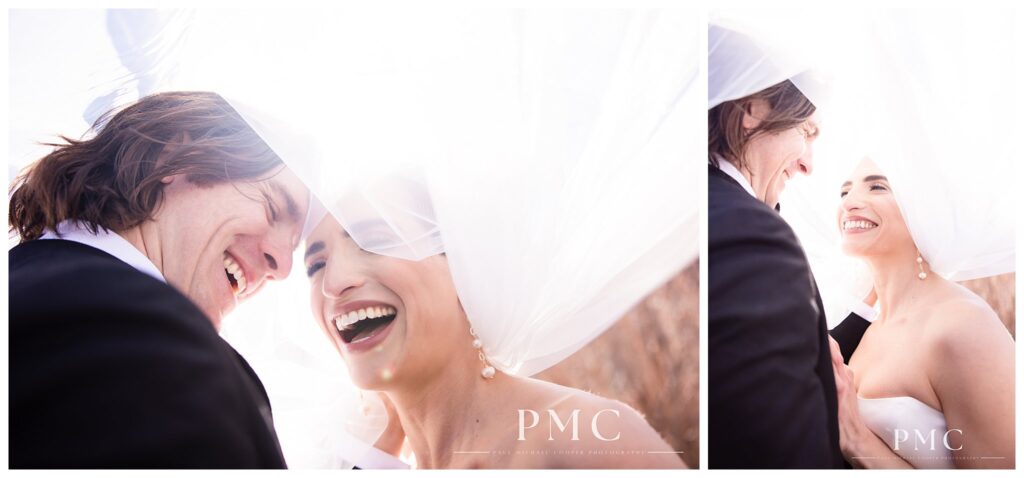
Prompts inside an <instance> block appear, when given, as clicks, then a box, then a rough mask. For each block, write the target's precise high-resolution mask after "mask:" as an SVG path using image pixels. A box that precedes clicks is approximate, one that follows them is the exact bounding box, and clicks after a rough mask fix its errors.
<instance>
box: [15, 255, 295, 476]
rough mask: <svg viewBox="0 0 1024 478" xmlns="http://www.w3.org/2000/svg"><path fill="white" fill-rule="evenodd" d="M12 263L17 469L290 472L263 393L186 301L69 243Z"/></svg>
mask: <svg viewBox="0 0 1024 478" xmlns="http://www.w3.org/2000/svg"><path fill="white" fill-rule="evenodd" d="M8 259H9V261H10V265H9V266H10V310H9V312H10V330H9V332H10V435H9V447H10V448H9V450H10V466H11V468H284V466H285V463H284V458H283V457H282V455H281V450H280V446H279V445H278V442H277V436H276V434H275V432H274V429H273V424H272V419H271V414H270V405H269V401H268V399H267V395H266V391H265V390H264V389H263V385H262V384H261V383H260V381H259V379H258V378H257V377H256V375H255V373H253V371H252V369H251V368H249V365H248V364H247V363H246V362H245V360H243V359H242V357H241V356H239V355H238V354H237V353H236V352H235V351H234V349H232V348H231V347H230V346H229V345H228V344H227V343H226V342H225V341H224V340H223V339H221V338H220V336H218V335H217V331H216V330H215V329H214V328H213V325H212V324H211V323H210V321H209V319H207V317H206V316H205V315H204V314H203V313H202V312H201V311H200V310H199V309H198V308H197V307H196V306H195V305H194V304H192V302H190V301H189V300H188V299H187V298H186V297H185V296H183V295H182V294H181V293H179V292H178V291H176V290H175V289H173V288H172V287H170V286H168V285H167V284H164V283H162V282H160V281H159V280H156V279H154V278H152V277H150V276H148V275H146V274H144V273H142V272H139V271H137V270H135V269H134V268H132V267H131V266H129V265H127V264H125V263H124V262H121V261H120V260H118V259H116V258H114V257H113V256H110V255H109V254H107V253H105V252H102V251H100V250H98V249H95V248H92V247H89V246H86V245H83V244H79V243H75V242H71V241H63V240H37V241H30V242H27V243H25V244H21V245H19V246H17V247H15V248H14V249H12V250H11V251H9V252H8Z"/></svg>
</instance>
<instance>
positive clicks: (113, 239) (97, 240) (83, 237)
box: [40, 221, 167, 284]
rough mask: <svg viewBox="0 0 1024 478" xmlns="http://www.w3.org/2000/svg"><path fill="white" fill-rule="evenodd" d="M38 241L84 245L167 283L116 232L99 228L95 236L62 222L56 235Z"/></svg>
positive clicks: (139, 253) (83, 228)
mask: <svg viewBox="0 0 1024 478" xmlns="http://www.w3.org/2000/svg"><path fill="white" fill-rule="evenodd" d="M58 233H59V235H58ZM40 239H63V240H65V241H73V242H77V243H79V244H85V245H87V246H89V247H93V248H96V249H99V250H101V251H103V252H106V253H107V254H110V255H112V256H114V257H116V258H117V259H118V260H120V261H121V262H124V263H125V264H128V265H130V266H132V267H134V268H135V270H137V271H139V272H142V273H144V274H147V275H149V276H152V277H154V278H156V279H159V280H160V281H161V282H163V283H165V284H166V283H167V279H165V278H164V275H163V274H162V273H161V272H160V269H158V268H157V267H156V264H153V261H151V260H149V258H148V257H146V255H145V254H143V253H142V251H140V250H138V249H136V248H135V246H133V245H132V244H131V243H130V242H128V241H127V240H126V239H125V238H123V237H121V235H120V234H117V233H116V232H112V231H108V230H106V229H102V228H100V229H99V231H98V232H97V233H96V234H93V233H92V231H90V230H89V229H88V228H86V227H85V226H84V225H83V224H81V223H78V222H75V221H64V222H62V223H60V224H58V225H57V232H56V233H55V232H53V231H46V233H45V234H43V236H42V237H40Z"/></svg>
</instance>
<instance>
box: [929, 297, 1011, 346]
mask: <svg viewBox="0 0 1024 478" xmlns="http://www.w3.org/2000/svg"><path fill="white" fill-rule="evenodd" d="M946 291H947V293H945V294H943V295H942V299H941V300H936V301H932V302H931V305H930V306H929V307H928V309H927V310H926V312H925V315H926V316H927V324H928V326H927V327H925V328H924V329H923V330H924V333H925V335H926V337H925V338H926V342H927V343H929V344H930V345H931V348H932V350H933V351H934V352H935V353H937V354H940V355H948V354H951V353H952V354H955V355H960V354H962V353H970V352H971V351H972V350H974V349H978V348H980V349H984V348H987V347H993V346H1000V345H1006V344H1012V338H1011V337H1010V334H1009V331H1007V329H1006V326H1005V325H1003V323H1002V321H1001V320H1000V319H999V316H998V315H996V312H995V311H994V310H992V307H991V306H990V305H989V304H988V303H987V302H985V300H984V299H982V298H981V297H979V296H978V295H977V294H975V293H973V292H971V291H970V290H969V289H967V288H966V287H964V286H962V285H959V284H956V283H949V284H948V286H947V289H946Z"/></svg>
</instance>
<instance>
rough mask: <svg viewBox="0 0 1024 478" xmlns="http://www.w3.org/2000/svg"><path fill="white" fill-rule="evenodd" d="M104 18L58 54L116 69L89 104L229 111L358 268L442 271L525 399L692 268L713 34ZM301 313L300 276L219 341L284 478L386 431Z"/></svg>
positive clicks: (641, 20) (540, 21) (675, 13)
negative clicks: (251, 382) (706, 52)
mask: <svg viewBox="0 0 1024 478" xmlns="http://www.w3.org/2000/svg"><path fill="white" fill-rule="evenodd" d="M21 16H22V17H24V18H25V20H24V21H28V20H29V18H28V17H32V18H31V19H32V20H34V21H39V22H40V23H43V24H45V23H46V22H45V21H40V19H45V18H46V17H47V16H50V17H51V18H53V17H58V18H62V17H61V14H59V13H58V14H47V13H39V14H37V15H35V16H32V15H30V14H27V13H26V14H22V15H21ZM106 17H107V18H106V21H105V22H99V21H97V18H95V14H94V15H93V17H91V20H90V21H92V22H94V23H95V25H92V26H91V28H90V29H86V30H72V32H74V33H72V32H68V31H63V32H60V33H59V35H68V36H75V35H79V36H83V37H84V36H86V35H98V38H93V41H94V42H96V41H100V42H111V40H112V44H113V45H115V48H113V49H112V48H110V45H109V44H107V45H106V46H105V48H101V47H97V48H96V49H95V50H96V51H95V52H91V53H85V54H92V55H94V57H97V56H99V55H106V57H109V58H108V59H109V60H110V63H111V65H113V67H116V68H112V69H109V70H103V71H102V72H101V73H103V74H98V75H97V76H95V77H93V78H91V79H90V80H89V81H94V82H96V83H97V84H96V85H94V84H92V83H88V84H83V82H81V81H82V79H83V78H85V77H82V78H76V80H75V81H76V82H75V84H70V85H65V86H70V87H72V88H77V90H75V91H77V92H78V93H79V96H80V100H82V101H79V102H78V103H77V104H79V105H83V106H87V107H86V108H85V109H89V108H92V109H97V108H100V106H98V105H100V104H101V103H102V104H106V103H109V104H110V105H111V106H113V105H117V104H123V103H124V102H126V101H130V100H133V99H135V98H137V97H138V96H139V95H142V94H147V93H151V92H156V91H163V90H168V89H203V90H212V91H216V92H219V93H221V94H222V95H224V96H225V97H226V98H228V100H229V101H230V102H231V103H232V104H233V105H234V106H235V107H236V108H237V109H238V110H239V112H240V113H242V115H243V116H245V117H246V119H247V121H249V122H250V124H252V125H253V127H254V128H255V129H256V130H257V131H258V132H259V133H260V134H261V135H262V136H263V137H264V139H265V140H267V142H268V143H269V144H270V145H271V147H273V148H274V149H275V151H276V152H278V154H279V155H280V156H282V158H283V159H284V160H285V162H286V163H287V164H288V165H289V166H290V167H292V168H293V169H295V170H296V172H297V173H298V174H299V175H300V177H302V178H303V180H304V181H305V182H306V183H307V185H309V187H310V189H311V190H312V191H313V193H314V194H315V195H316V196H317V198H318V199H319V200H320V203H322V205H323V208H324V209H325V210H326V211H328V212H329V213H331V214H333V215H334V216H335V217H336V218H337V219H338V220H339V222H341V223H342V225H343V226H344V227H345V229H346V230H347V231H348V232H349V233H350V234H351V235H352V236H353V238H354V239H355V240H356V241H357V243H359V245H360V246H361V247H362V248H364V249H366V250H368V251H371V252H375V253H379V254H385V255H389V256H394V257H399V258H403V259H410V260H418V259H422V258H424V257H427V256H430V255H434V254H438V253H441V252H444V253H446V255H447V258H448V262H449V265H450V268H451V271H452V276H453V279H454V282H455V285H456V288H457V290H458V294H459V297H460V299H461V301H462V304H463V306H464V307H465V309H466V312H467V315H468V317H469V320H470V322H471V323H472V325H473V327H474V329H475V331H476V332H477V334H478V335H479V336H480V338H481V340H482V342H483V344H484V350H485V352H486V354H487V357H488V360H489V361H491V362H492V364H493V365H494V366H495V367H497V368H498V369H500V370H503V371H505V372H507V373H511V374H518V375H524V376H528V375H532V374H535V373H537V372H539V371H541V370H543V369H545V368H547V367H550V366H551V365H553V364H555V363H557V362H559V361H561V360H562V359H564V358H566V357H567V356H569V355H570V354H572V353H573V352H575V351H577V350H579V349H580V348H581V347H583V346H584V345H586V344H587V343H588V342H589V341H590V340H591V339H593V338H594V337H596V336H597V335H599V334H600V333H601V332H603V331H604V330H606V329H607V328H608V327H609V326H611V325H612V324H613V323H614V322H615V321H616V320H617V319H618V318H619V317H620V316H621V315H623V314H624V313H625V312H626V311H627V310H628V309H629V308H630V307H631V306H632V305H634V304H635V303H637V302H638V301H639V300H640V299H642V298H643V297H644V296H645V295H646V294H647V293H649V292H650V291H652V290H653V289H654V288H656V287H657V286H659V285H661V284H663V283H664V282H665V281H666V280H668V279H669V278H670V277H671V276H673V275H674V274H676V273H677V272H679V271H680V270H681V269H682V268H683V267H685V266H686V265H687V264H689V263H690V262H692V261H693V260H694V259H695V258H696V256H697V251H698V245H697V237H698V236H697V224H698V223H697V205H698V204H700V203H701V201H700V200H699V197H698V192H699V191H703V189H702V188H700V187H699V186H700V185H701V181H702V180H703V177H704V176H703V174H704V173H703V165H702V163H701V161H700V158H703V157H704V146H703V141H704V140H703V128H702V127H701V125H703V122H704V119H703V112H702V111H701V108H700V106H699V105H700V103H701V102H702V101H703V98H702V97H700V95H701V94H702V91H703V90H702V89H701V88H697V87H696V85H697V84H698V83H699V81H698V64H699V57H698V54H699V53H701V52H700V50H699V44H700V43H699V36H698V35H699V33H698V32H699V31H700V28H699V26H700V25H699V16H698V15H696V14H693V13H690V12H687V11H685V10H664V11H642V10H497V9H489V10H483V9H481V10H458V11H439V10H410V11H405V12H397V13H396V12H386V13H385V12H383V11H372V10H329V11H310V10H303V11H274V10H252V11H233V10H199V11H187V12H181V11H111V12H108V13H106ZM12 18H13V19H17V18H18V15H14V16H12ZM65 20H66V19H65ZM12 23H13V21H12ZM72 23H73V22H72ZM98 26H102V28H100V27H98ZM104 29H105V30H106V31H103V30H104ZM48 33H50V34H52V33H54V32H48ZM59 35H58V36H59ZM108 38H109V39H110V40H108ZM69 48H70V46H69ZM97 52H98V53H97ZM42 54H45V52H42ZM109 71H116V73H114V74H110V73H109ZM23 86H25V88H26V90H27V91H26V93H28V94H30V95H31V94H36V95H39V94H42V93H44V92H41V91H36V90H34V89H32V88H30V86H31V85H29V84H27V82H26V84H25V85H23ZM85 87H91V88H85ZM112 92H116V94H111V93H112ZM97 98H99V99H97ZM86 99H87V101H86ZM104 102H106V103H104ZM29 106H31V105H29V104H27V103H26V107H29ZM100 109H102V108H100ZM81 111H83V110H82V109H80V110H79V113H78V114H82V113H81ZM12 123H13V122H12ZM32 139H39V138H32ZM322 212H323V211H322V210H321V211H320V213H321V214H322ZM318 217H319V216H317V213H316V212H315V211H314V213H313V214H312V215H311V218H310V221H309V224H310V225H312V224H314V223H315V222H316V219H317V218H318ZM296 264H301V261H300V260H298V258H297V259H296ZM308 294H309V291H308V285H307V283H306V281H305V277H303V274H302V273H301V271H296V272H295V273H294V274H293V275H292V277H291V278H289V280H288V281H286V283H285V284H283V285H282V286H281V287H276V288H270V289H269V290H268V291H267V292H265V293H264V294H262V296H261V297H256V298H254V299H253V300H252V302H251V303H249V304H245V305H244V306H243V307H241V308H240V309H239V310H238V311H237V312H236V314H235V315H236V316H244V320H239V321H230V322H229V323H228V324H227V325H226V327H225V330H224V335H225V336H226V337H227V338H228V339H229V340H231V341H232V343H233V344H235V345H236V346H237V347H238V348H239V350H240V351H242V353H243V355H245V356H246V357H247V358H248V359H249V360H250V362H252V363H253V365H254V368H256V370H257V371H258V372H259V374H260V376H261V378H262V379H263V381H264V383H265V384H266V386H267V389H268V391H269V393H270V395H271V398H272V402H273V405H274V412H275V422H276V423H277V426H278V431H279V435H280V438H281V442H282V446H283V448H284V451H285V453H286V457H287V458H288V460H289V463H290V464H291V465H292V466H340V465H346V464H352V463H353V461H358V459H359V458H358V456H355V455H359V453H360V452H359V450H361V449H362V448H365V446H366V444H367V443H372V442H373V440H374V439H375V438H376V436H377V434H378V433H379V431H380V429H381V428H382V425H383V420H384V418H383V415H382V413H381V408H380V406H379V404H377V403H374V402H373V400H374V397H373V394H366V393H360V392H359V391H358V390H355V389H354V388H353V387H351V385H350V384H348V382H347V379H346V378H345V377H346V371H345V369H344V367H343V366H342V364H341V363H340V362H341V359H340V357H338V356H337V355H336V354H335V353H334V352H333V350H330V349H329V347H328V346H327V341H326V339H325V338H323V337H321V336H320V333H319V331H318V330H316V326H315V325H314V324H313V319H312V318H311V317H310V316H309V315H310V312H309V307H308V305H306V304H308ZM241 322H244V323H241ZM467 339H468V338H467ZM467 343H468V340H467Z"/></svg>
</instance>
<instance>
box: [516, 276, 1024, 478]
mask: <svg viewBox="0 0 1024 478" xmlns="http://www.w3.org/2000/svg"><path fill="white" fill-rule="evenodd" d="M699 282H700V281H699V265H698V263H697V262H694V263H693V264H691V265H690V266H689V267H687V268H686V269H684V270H683V271H682V272H680V273H679V274H678V275H676V276H675V277H674V278H672V280H670V281H669V282H668V283H666V284H665V285H663V286H662V287H660V288H659V289H657V290H655V291H654V292H653V293H651V294H650V295H649V296H647V298H646V299H644V300H643V301H642V302H640V303H639V304H637V305H636V306H635V307H633V309H632V310H631V311H630V312H629V313H628V314H627V315H626V316H624V317H623V318H622V319H621V320H619V322H617V323H616V324H615V325H614V326H612V327H611V328H610V329H608V330H607V331H605V333H604V334H602V335H601V336H599V337H598V338H597V339H596V340H594V341H593V342H591V343H590V344H589V345H587V346H586V347H584V348H583V349H581V350H580V351H579V352H576V353H575V354H573V355H572V356H570V357H569V358H568V359H566V360H565V361H563V362H561V363H559V364H558V365H556V366H554V367H552V368H550V369H548V370H545V371H544V372H542V373H540V374H538V375H536V376H535V377H534V378H538V379H541V380H547V381H550V382H555V383H559V384H562V385H565V386H568V387H574V388H578V389H581V390H587V391H589V392H591V393H594V394H596V395H599V396H602V397H606V398H612V399H615V400H618V401H621V402H623V403H626V404H627V405H629V406H631V407H633V408H635V409H636V410H637V411H639V412H640V413H641V414H642V415H644V417H645V418H646V419H647V422H648V423H650V424H651V426H652V427H654V429H655V430H657V431H658V433H660V434H661V436H662V438H664V439H665V441H667V442H668V444H669V445H670V446H671V447H672V449H673V450H676V451H681V452H683V453H682V454H680V457H682V459H683V461H685V462H686V464H687V466H689V467H690V468H698V467H699V466H700V453H699V449H700V448H699V446H700V443H699V442H700V409H699V406H698V403H699V402H698V399H699V398H700V395H699V390H700V389H699V382H700V366H699V365H698V364H699V360H700V351H699V349H698V347H699V345H700V336H699V330H700V329H699V322H700V320H699V316H700V307H699V306H700V302H699V301H700V288H699ZM1011 303H1012V300H1011Z"/></svg>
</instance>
